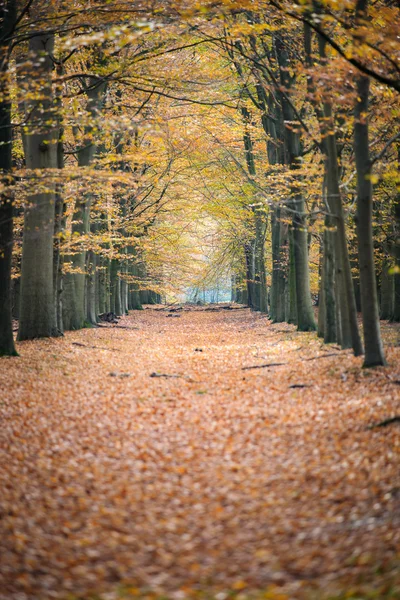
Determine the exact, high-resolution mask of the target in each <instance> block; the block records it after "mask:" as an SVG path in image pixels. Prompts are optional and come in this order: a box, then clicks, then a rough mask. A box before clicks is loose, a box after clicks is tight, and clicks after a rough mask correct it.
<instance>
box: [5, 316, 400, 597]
mask: <svg viewBox="0 0 400 600" xmlns="http://www.w3.org/2000/svg"><path fill="white" fill-rule="evenodd" d="M168 314H171V315H176V314H180V316H179V317H176V316H174V317H168V316H167V315H168ZM119 325H120V326H121V325H122V326H123V327H119V326H117V327H114V326H110V327H101V328H99V329H90V330H84V331H79V332H73V333H67V334H66V336H65V337H64V338H62V339H51V340H38V341H33V342H24V343H21V344H19V345H18V350H19V352H20V354H21V356H20V357H19V358H12V359H7V358H3V359H1V361H0V369H1V370H0V389H1V390H2V391H1V398H0V418H1V430H0V442H1V452H0V489H1V497H0V517H1V518H0V557H1V563H0V598H2V599H3V598H4V599H6V598H7V600H10V599H18V600H28V599H34V598H35V599H36V598H37V599H40V600H44V599H47V598H53V597H57V598H65V597H67V596H68V593H71V594H72V597H87V596H88V595H89V593H92V592H96V593H103V592H110V591H111V592H113V593H112V594H111V595H107V594H106V595H105V596H104V597H105V598H114V597H123V598H125V597H126V598H131V597H132V598H133V597H135V596H137V595H140V594H141V593H142V591H141V590H142V589H143V588H149V589H151V590H153V591H154V593H155V594H160V593H161V591H163V590H165V591H166V592H167V593H168V594H172V596H173V597H178V598H185V597H186V596H191V595H196V594H197V593H198V592H197V591H196V590H198V589H199V588H200V589H202V590H209V591H211V592H212V593H217V594H219V595H217V598H219V600H223V599H224V598H225V597H226V596H225V594H224V593H223V592H224V590H228V589H230V590H234V592H235V593H237V594H239V595H241V596H242V597H244V596H246V595H247V594H251V593H252V590H263V594H264V595H263V597H264V598H277V599H278V598H281V599H284V598H290V599H292V598H293V599H297V598H313V597H314V596H313V593H315V598H325V595H324V594H328V592H329V591H330V590H331V589H332V593H333V592H334V591H335V589H336V588H338V589H339V588H340V589H343V590H344V589H346V590H348V589H349V588H350V587H352V588H353V589H354V590H357V591H358V592H359V591H360V590H361V591H362V590H364V591H365V590H369V591H371V590H373V589H376V588H379V589H380V590H381V592H379V593H380V594H381V596H379V595H378V596H377V597H384V593H386V592H387V591H388V590H389V588H390V585H392V583H393V581H394V580H395V579H396V573H397V575H398V573H399V570H398V561H399V552H400V476H399V464H400V462H399V452H400V436H399V425H398V423H393V424H391V425H388V426H387V427H377V428H372V429H369V428H368V427H369V426H370V425H371V424H373V423H376V422H379V421H381V420H383V419H386V418H388V417H393V416H394V415H399V414H400V385H399V382H400V348H399V346H398V345H397V346H396V335H398V330H397V332H396V330H395V329H392V328H388V329H387V333H386V334H385V335H386V337H387V339H388V341H389V343H390V346H389V347H388V348H387V356H388V361H389V367H388V368H387V369H382V368H381V369H376V370H370V371H362V369H361V360H360V359H356V358H354V357H353V356H352V355H351V353H350V352H341V351H339V350H338V349H337V347H336V346H333V347H327V346H322V345H321V343H320V341H319V340H317V339H316V337H315V335H313V334H300V333H296V332H295V331H294V328H293V327H292V326H288V325H286V324H276V325H271V323H270V322H269V321H268V319H267V318H266V317H263V316H261V315H255V314H251V313H250V312H249V311H248V310H231V311H227V310H222V311H215V312H214V311H204V310H191V311H181V312H180V313H167V312H165V311H160V310H153V309H147V310H144V311H142V312H134V313H132V314H131V315H130V316H129V317H126V318H124V319H122V320H121V321H120V322H119ZM325 355H327V356H326V357H324V356H325ZM276 363H284V364H276ZM265 364H270V365H273V366H269V367H265V366H264V367H262V368H249V369H247V368H246V367H258V366H260V365H265ZM244 368H245V369H244ZM303 386H304V387H303ZM396 560H397V564H396ZM388 582H391V583H390V584H389V583H388ZM398 584H399V581H398ZM178 590H179V593H178V594H177V593H176V592H177V591H178ZM313 590H315V592H314V591H313ZM392 592H393V588H392ZM257 593H258V592H257ZM394 593H395V592H394ZM115 594H116V595H115ZM256 595H257V594H256ZM149 597H152V596H151V595H150V596H149ZM365 597H368V596H367V595H366V596H365ZM387 597H391V598H395V597H396V598H398V597H399V596H398V595H392V596H387Z"/></svg>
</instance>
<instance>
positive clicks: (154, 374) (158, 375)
mask: <svg viewBox="0 0 400 600" xmlns="http://www.w3.org/2000/svg"><path fill="white" fill-rule="evenodd" d="M149 377H183V375H169V374H168V373H156V372H154V373H150V375H149Z"/></svg>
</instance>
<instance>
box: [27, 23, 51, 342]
mask: <svg viewBox="0 0 400 600" xmlns="http://www.w3.org/2000/svg"><path fill="white" fill-rule="evenodd" d="M29 51H30V55H31V57H32V60H33V62H34V64H35V65H36V68H35V71H32V72H31V73H30V77H31V78H32V79H33V83H34V84H35V86H34V87H35V89H34V90H32V92H33V94H32V95H31V96H32V97H31V98H30V99H29V100H28V101H27V102H26V112H27V114H28V115H29V124H28V127H29V131H28V132H27V134H26V137H25V144H24V145H25V159H26V167H27V169H39V170H42V169H46V170H47V169H56V168H57V141H58V128H57V126H56V125H57V116H56V115H55V114H54V105H53V102H54V99H53V93H52V82H51V71H52V67H53V61H52V55H53V51H54V35H53V34H42V35H37V36H34V37H32V38H31V39H30V42H29ZM31 81H32V80H31ZM39 86H40V94H39ZM39 185H40V184H39ZM46 187H47V190H46V191H43V192H38V193H34V194H30V195H29V197H28V203H27V206H26V209H25V219H24V236H23V245H22V268H21V314H20V322H19V332H18V339H19V340H27V339H33V338H37V337H50V336H56V335H59V332H58V329H57V328H56V326H55V323H56V319H55V303H54V286H53V238H54V215H55V208H54V207H55V185H54V183H52V182H51V181H48V182H47V185H46Z"/></svg>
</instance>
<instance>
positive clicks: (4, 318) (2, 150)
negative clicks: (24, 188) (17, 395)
mask: <svg viewBox="0 0 400 600" xmlns="http://www.w3.org/2000/svg"><path fill="white" fill-rule="evenodd" d="M0 19H1V21H0V38H1V39H2V40H4V39H6V38H7V36H8V35H10V33H11V31H12V29H13V27H14V25H15V21H16V0H8V1H7V2H3V3H2V5H1V6H0ZM8 67H9V48H8V44H6V45H3V44H2V45H1V46H0V97H1V100H0V178H1V186H2V188H3V189H4V191H3V193H2V194H1V196H0V356H2V355H8V356H16V355H17V351H16V349H15V345H14V337H13V331H12V303H11V260H12V246H13V201H14V196H13V191H12V187H11V185H10V184H11V170H12V154H11V150H12V128H11V98H10V90H9V75H8Z"/></svg>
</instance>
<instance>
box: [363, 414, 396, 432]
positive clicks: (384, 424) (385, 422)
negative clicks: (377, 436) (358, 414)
mask: <svg viewBox="0 0 400 600" xmlns="http://www.w3.org/2000/svg"><path fill="white" fill-rule="evenodd" d="M392 423H400V415H396V416H394V417H389V419H384V420H383V421H379V423H374V424H373V425H369V427H367V429H375V427H387V426H388V425H392Z"/></svg>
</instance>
